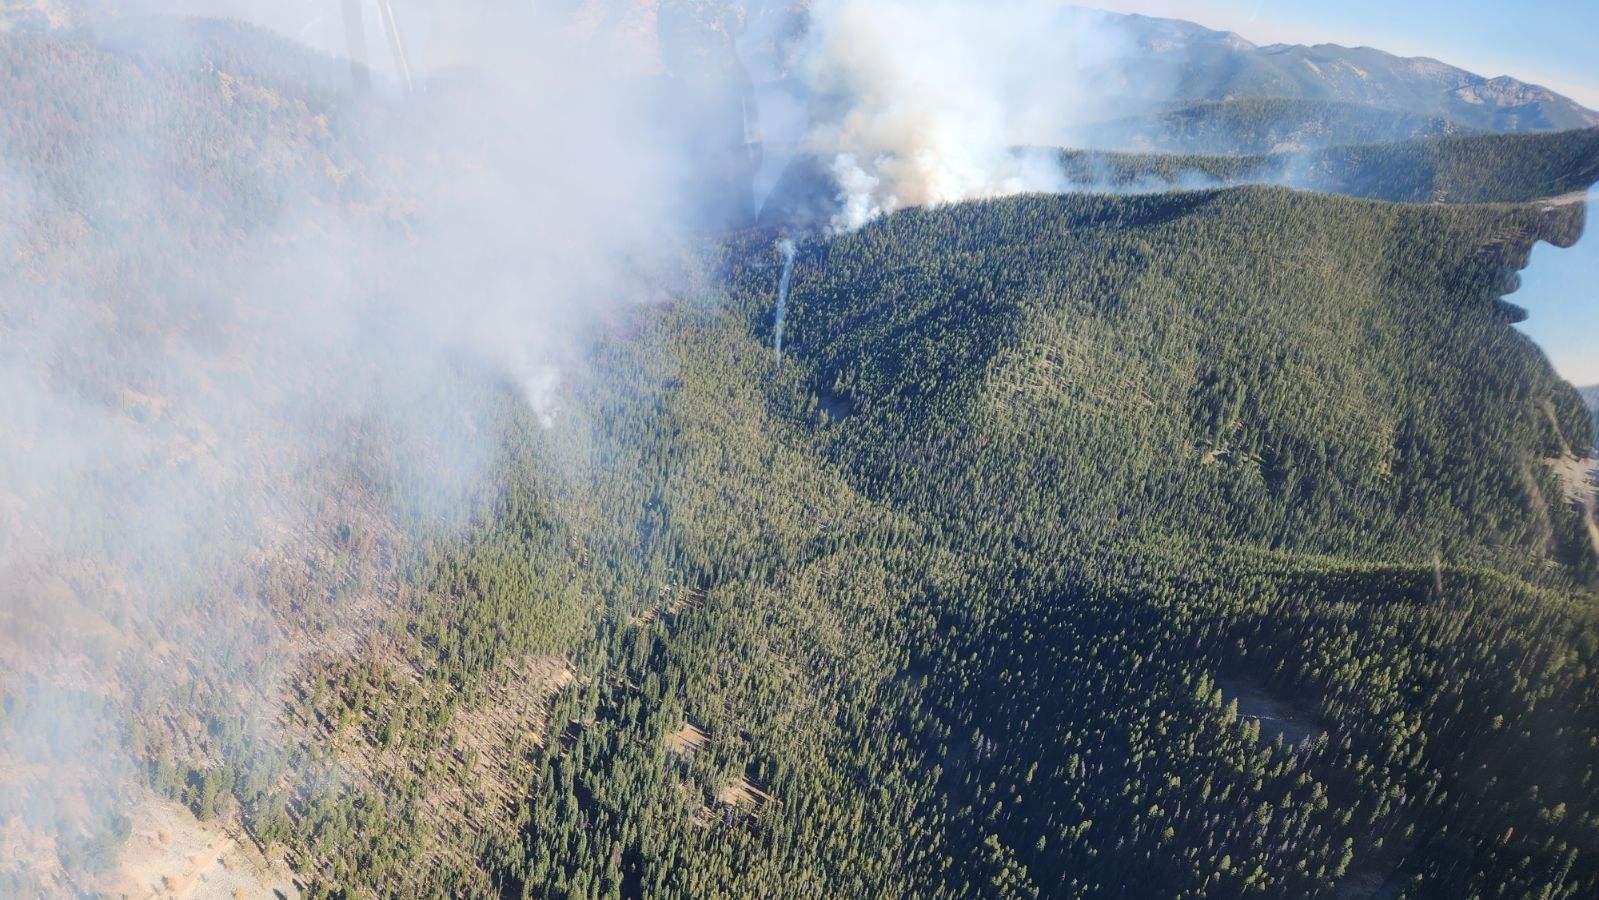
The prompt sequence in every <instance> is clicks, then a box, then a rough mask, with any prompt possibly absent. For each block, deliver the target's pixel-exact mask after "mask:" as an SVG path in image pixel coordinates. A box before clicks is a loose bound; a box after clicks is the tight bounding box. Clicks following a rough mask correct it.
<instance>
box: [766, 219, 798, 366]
mask: <svg viewBox="0 0 1599 900" xmlns="http://www.w3.org/2000/svg"><path fill="white" fill-rule="evenodd" d="M777 252H779V253H781V254H783V277H782V278H781V279H780V280H779V281H778V284H777V312H776V313H774V318H773V322H772V350H773V352H774V353H776V354H777V358H778V359H782V358H783V326H784V324H785V323H786V320H787V319H788V286H789V282H790V280H791V279H793V277H794V257H795V255H796V254H798V252H799V248H798V247H795V246H794V242H793V241H791V240H789V239H788V238H783V239H782V240H780V241H778V242H777Z"/></svg>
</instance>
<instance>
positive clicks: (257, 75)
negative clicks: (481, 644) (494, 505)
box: [0, 0, 724, 893]
mask: <svg viewBox="0 0 1599 900" xmlns="http://www.w3.org/2000/svg"><path fill="white" fill-rule="evenodd" d="M137 6H138V8H139V9H141V10H150V9H157V10H159V9H162V8H167V7H173V8H175V7H181V8H182V9H183V11H185V12H191V13H192V12H199V13H218V14H226V15H228V16H232V17H238V18H243V19H247V20H251V21H259V22H264V23H267V24H270V25H273V26H276V27H277V28H278V29H279V30H280V31H281V32H282V33H283V34H285V35H288V36H290V37H293V36H294V35H295V33H296V29H297V28H298V27H300V25H299V23H301V22H303V21H317V20H314V19H302V18H301V16H304V15H308V14H310V13H312V12H313V11H314V10H313V9H312V7H313V4H309V3H306V4H276V3H266V2H259V3H249V2H242V0H227V2H226V3H223V2H217V3H213V4H206V3H200V2H187V0H186V2H183V3H174V4H162V3H159V2H147V3H141V4H138V5H137ZM315 6H316V7H318V8H320V7H326V8H327V9H328V10H331V11H332V12H333V13H334V14H336V13H337V10H338V4H336V3H332V2H329V3H326V4H315ZM90 7H93V8H100V7H99V6H98V5H95V4H88V5H85V8H90ZM30 21H32V20H30ZM517 21H518V22H519V23H522V25H525V26H526V27H525V30H523V31H520V32H518V33H517V34H516V35H515V37H514V39H513V37H512V36H511V35H509V34H505V33H499V34H495V35H494V40H493V41H492V42H489V43H486V44H485V45H484V46H482V47H480V48H478V49H479V50H480V52H479V53H478V56H479V58H480V60H481V62H482V64H481V65H480V66H477V67H475V68H474V69H472V70H457V71H456V73H455V74H454V75H452V76H451V77H449V78H440V79H437V80H435V81H433V82H431V83H429V82H426V81H422V82H419V83H418V90H417V92H416V93H415V94H412V95H405V94H403V93H402V92H401V91H400V90H399V86H398V83H397V82H396V81H394V80H392V78H389V77H388V76H387V75H386V73H385V72H384V71H382V70H381V69H379V70H378V71H377V73H376V74H377V77H378V79H379V90H377V91H375V92H372V93H365V94H363V93H361V92H359V91H356V90H355V89H354V88H353V87H352V85H351V82H350V79H349V76H348V73H349V66H348V64H347V62H345V61H343V60H340V59H335V58H333V57H331V56H328V55H325V54H321V53H317V52H313V51H308V50H306V49H305V48H303V47H297V46H295V45H293V44H291V43H289V42H288V41H286V40H284V39H282V38H280V37H278V36H274V35H271V34H267V33H265V32H261V31H258V30H256V29H254V28H252V27H248V26H245V25H241V24H238V23H232V24H227V23H220V22H216V21H211V20H182V21H179V20H168V19H138V20H130V19H123V18H120V17H118V16H116V15H115V14H113V13H104V14H100V15H94V16H91V17H90V18H89V19H88V20H86V21H80V22H77V23H76V24H79V25H85V24H87V25H92V26H93V27H92V28H79V29H76V30H62V31H47V30H45V29H44V28H43V27H36V26H39V24H40V23H38V22H35V23H34V25H33V26H30V27H29V28H27V29H22V30H19V31H17V32H15V33H10V34H8V33H3V32H0V42H3V43H0V57H4V58H5V59H6V60H7V66H5V67H0V102H6V103H8V105H9V104H13V103H14V104H15V105H10V106H9V107H8V115H7V116H6V117H3V120H0V259H4V260H5V261H6V265H5V266H4V267H3V269H0V395H3V396H4V397H5V398H6V401H5V403H3V404H0V698H3V701H4V703H3V707H0V846H4V847H7V848H11V847H20V846H28V847H33V848H47V849H40V850H38V851H37V853H35V851H34V850H29V851H28V852H27V853H22V852H18V853H12V852H10V851H9V850H7V851H6V852H0V893H4V892H5V891H4V889H3V886H4V885H5V884H7V883H10V884H14V885H15V884H24V885H40V884H43V885H46V886H51V885H53V886H54V887H56V888H62V887H63V886H62V884H61V883H59V882H53V881H52V880H51V879H52V878H54V877H58V876H52V875H50V874H49V872H50V870H51V868H52V866H54V865H56V861H55V860H51V859H46V858H43V857H47V856H49V854H50V849H49V848H53V850H54V852H55V853H56V854H57V855H58V856H59V863H60V865H62V866H64V867H65V869H66V870H67V872H68V873H69V876H68V877H70V879H71V880H70V881H69V882H68V883H70V884H74V885H79V886H81V885H83V884H85V883H86V882H84V881H82V880H81V879H82V877H83V876H84V872H85V870H86V869H90V868H92V867H93V866H92V865H91V863H89V862H87V861H86V860H85V854H86V853H87V851H83V849H82V848H83V847H86V846H90V845H93V846H94V847H98V848H100V849H102V850H103V849H104V848H105V847H106V846H111V847H114V843H112V844H107V843H106V840H105V837H106V836H107V835H110V836H111V837H114V836H115V833H116V831H117V829H118V826H117V825H116V820H118V818H119V816H120V813H121V812H122V811H123V810H124V809H126V807H127V805H128V803H129V802H130V799H129V798H131V797H133V796H134V795H135V794H136V793H137V791H138V789H139V781H140V776H141V770H142V764H143V763H144V762H145V760H146V759H147V756H146V754H145V751H146V750H148V749H149V748H150V747H152V746H160V747H166V748H169V749H172V750H173V751H174V752H178V753H182V754H184V755H186V756H187V757H188V758H190V759H193V760H195V761H196V763H197V764H206V763H208V764H212V765H215V764H219V763H221V762H222V761H225V760H229V761H231V760H232V759H233V757H234V756H236V755H237V753H239V752H241V751H240V749H239V746H240V745H238V742H237V741H235V740H234V738H233V735H234V733H235V732H236V731H239V730H240V729H239V728H237V727H236V726H237V725H239V723H246V725H245V727H244V728H243V729H242V731H243V733H244V734H245V738H244V740H245V750H244V751H243V752H248V753H255V752H256V751H257V750H258V749H260V750H262V752H265V751H266V749H269V748H270V745H271V744H272V743H273V742H272V740H271V738H272V735H271V734H270V732H271V730H272V729H273V728H274V725H273V724H272V723H273V722H274V721H275V720H276V716H277V711H278V710H279V709H280V706H281V702H282V695H281V681H282V679H283V678H285V677H286V676H288V675H290V674H292V670H293V669H294V667H295V666H296V665H297V664H298V663H299V661H300V659H301V657H302V656H303V655H304V654H307V653H316V652H322V651H324V650H327V649H328V646H324V645H323V644H319V643H318V640H317V639H316V636H315V635H310V634H307V633H304V631H303V630H304V629H305V628H306V627H308V626H306V625H305V622H306V621H307V620H311V619H317V618H318V617H322V618H325V619H326V620H328V621H330V622H332V623H334V624H333V626H332V627H333V628H335V629H342V630H343V631H344V632H346V633H347V634H346V635H345V637H351V636H352V635H353V637H352V638H351V639H354V640H359V639H360V637H361V633H362V632H363V630H376V629H377V628H378V627H380V625H381V623H380V622H379V621H377V619H375V618H373V617H372V616H370V615H367V614H366V612H362V613H361V614H360V615H356V613H355V611H357V610H361V611H366V610H370V609H372V608H381V607H382V606H383V605H384V604H386V603H392V602H393V600H394V594H395V589H394V587H393V583H392V580H393V575H392V571H393V568H394V565H395V564H394V563H393V562H392V560H393V559H394V558H396V557H397V556H400V555H402V554H403V552H404V550H403V547H404V545H405V543H406V541H407V540H408V539H409V538H410V537H411V536H414V535H416V534H427V535H433V536H437V535H445V536H447V535H449V534H450V533H451V531H452V529H454V528H457V527H458V526H459V524H460V523H461V522H462V521H463V520H464V518H465V516H466V515H467V513H468V512H469V511H470V509H471V506H470V504H471V503H472V502H473V501H474V498H478V497H481V496H482V495H483V493H484V491H486V490H489V489H491V487H492V484H491V482H492V478H491V475H492V466H493V464H494V459H495V454H496V452H497V448H498V446H499V444H498V441H499V435H498V434H497V433H496V431H495V425H494V423H495V421H496V419H497V418H498V414H497V410H499V409H500V408H501V407H502V406H503V405H504V404H505V403H506V402H508V401H509V402H513V403H520V404H523V405H525V406H526V407H527V408H528V410H529V411H530V413H531V414H532V416H533V417H534V418H535V419H536V420H537V421H539V422H540V423H541V424H542V425H543V427H544V428H546V429H549V430H551V431H552V432H561V431H562V430H563V429H565V430H576V429H582V428H584V416H583V410H581V409H576V408H572V407H571V404H569V403H567V402H566V401H565V400H564V399H563V398H565V397H567V396H570V391H569V387H570V386H571V385H572V384H573V383H574V382H575V381H576V380H579V379H584V378H596V377H604V376H605V373H602V372H595V371H592V368H591V367H590V366H589V365H588V364H587V363H586V359H587V358H588V353H587V349H586V348H588V347H589V346H591V345H592V343H593V342H594V341H597V340H603V339H604V338H605V335H606V333H607V329H608V328H610V327H611V323H612V322H613V321H614V320H615V319H617V318H620V317H625V316H627V315H628V314H629V310H630V308H631V307H634V306H636V305H638V304H646V303H652V302H655V301H657V300H659V299H662V297H663V296H664V291H666V290H669V289H670V286H671V285H673V284H681V283H683V282H684V278H685V276H684V274H683V272H682V269H681V265H682V264H681V263H680V262H679V259H680V258H681V257H680V256H679V255H678V253H677V249H678V248H679V246H680V244H681V242H682V241H683V240H685V239H686V238H687V237H688V236H689V235H692V234H694V233H696V231H697V230H698V229H699V228H701V227H702V225H703V224H704V223H702V222H700V221H697V220H694V219H692V218H690V217H688V216H687V215H685V214H684V213H683V210H685V209H691V208H693V205H692V204H691V203H689V202H688V201H689V200H690V199H691V198H688V197H686V196H685V195H684V194H685V190H686V186H687V185H691V184H695V183H696V180H695V179H696V176H697V171H696V168H695V166H696V165H697V164H696V162H695V155H694V153H693V152H692V151H691V149H690V143H689V141H690V139H691V137H692V136H694V135H696V134H699V133H702V132H705V131H708V130H710V129H711V128H712V127H721V126H723V125H724V123H723V122H722V121H720V120H719V119H718V120H717V121H709V120H708V119H709V118H711V117H712V116H713V114H715V113H716V112H717V111H711V112H710V113H708V112H707V110H706V109H705V108H704V107H697V106H693V105H685V104H682V103H677V102H675V101H674V100H673V94H672V92H671V91H669V90H667V89H665V88H664V87H663V85H662V84H661V81H660V79H659V78H658V77H655V76H652V75H650V74H649V73H647V72H641V71H639V67H637V66H633V65H631V64H629V63H628V62H627V61H623V62H621V63H619V64H616V65H612V64H610V63H608V62H607V61H606V60H608V59H614V55H613V54H608V53H603V52H595V47H596V45H597V44H599V45H603V46H605V47H614V46H615V44H614V36H613V35H608V34H597V33H594V32H593V31H592V30H588V31H586V30H584V28H583V27H581V25H579V24H575V23H574V22H573V21H572V20H570V19H568V18H566V17H563V16H559V15H553V14H552V15H534V14H531V13H530V14H527V15H525V16H523V15H520V14H519V15H518V17H517ZM43 24H48V25H55V24H58V23H55V22H53V21H48V22H43ZM318 27H319V28H337V27H338V26H337V23H336V22H324V23H322V25H320V26H318ZM452 40H454V41H457V42H459V41H463V40H466V38H463V37H461V36H459V35H456V36H454V37H452ZM462 55H463V56H465V57H467V58H470V57H471V56H472V54H471V53H466V54H462ZM420 71H422V72H426V71H427V70H426V68H425V67H423V68H421V69H420ZM41 86H44V87H47V88H48V90H40V87H41ZM30 104H31V105H30ZM663 285H665V286H666V287H664V288H663V287H662V286H663ZM383 560H389V562H383ZM343 639H344V638H340V640H343ZM166 713H171V715H167V714H166ZM208 717H209V718H210V719H211V721H210V724H209V726H208V724H207V721H206V720H207V718H208ZM190 720H194V721H193V722H192V723H191V722H190ZM148 722H165V723H177V724H171V725H170V727H168V726H161V727H158V728H157V729H156V731H155V733H152V732H151V731H150V730H148V729H146V728H145V727H144V723H148ZM208 727H209V729H210V732H209V733H208V731H207V729H208ZM219 735H223V736H224V737H219ZM257 745H259V746H257ZM19 835H20V836H19ZM29 835H43V836H44V838H43V841H42V843H41V842H40V841H38V840H35V839H34V838H33V837H29ZM36 856H38V857H40V858H35V857H36ZM101 862H102V864H103V860H102V861H101ZM18 870H20V871H21V873H22V874H21V875H20V876H19V875H18ZM30 872H31V873H33V874H32V875H30V874H29V873H30ZM7 877H9V878H13V879H15V878H18V877H20V878H22V879H23V880H21V881H11V882H7V881H5V880H3V879H4V878H7ZM29 878H32V879H33V880H32V881H29V880H28V879H29Z"/></svg>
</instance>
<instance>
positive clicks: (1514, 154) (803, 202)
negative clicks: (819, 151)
mask: <svg viewBox="0 0 1599 900" xmlns="http://www.w3.org/2000/svg"><path fill="white" fill-rule="evenodd" d="M1016 152H1017V153H1039V152H1041V151H1038V150H1028V149H1018V150H1017V151H1016ZM1058 159H1059V163H1060V167H1061V173H1062V176H1063V178H1064V180H1065V182H1066V183H1067V184H1069V185H1071V186H1072V187H1073V188H1074V189H1077V190H1083V191H1111V192H1118V193H1154V192H1160V191H1165V190H1173V189H1195V188H1208V187H1215V186H1220V185H1227V184H1280V185H1286V186H1288V187H1293V188H1298V189H1301V190H1309V191H1316V192H1319V193H1326V194H1341V195H1345V196H1350V197H1364V198H1370V199H1376V200H1390V201H1394V202H1404V203H1521V202H1527V201H1532V200H1542V199H1552V198H1563V199H1571V198H1573V197H1575V196H1577V195H1579V194H1580V193H1581V192H1582V191H1584V190H1585V189H1586V188H1587V186H1588V185H1589V184H1592V183H1593V181H1594V179H1595V178H1599V171H1596V166H1599V128H1587V129H1581V130H1576V131H1563V132H1552V133H1545V134H1530V135H1460V136H1450V137H1432V138H1419V139H1415V140H1409V141H1401V142H1397V143H1385V144H1363V145H1350V146H1338V147H1329V148H1325V149H1320V150H1306V151H1293V152H1282V153H1270V154H1256V155H1251V156H1238V155H1204V154H1199V153H1166V154H1162V153H1126V152H1113V151H1094V150H1061V151H1059V152H1058ZM840 195H841V191H840V188H839V184H838V182H837V180H836V178H835V177H834V175H833V174H832V172H831V171H830V169H829V166H828V165H826V161H824V160H817V159H814V158H810V157H801V158H799V159H796V160H795V161H794V162H792V163H791V164H790V165H789V167H788V170H787V171H785V173H784V174H783V177H782V178H781V179H780V180H779V181H778V183H777V185H776V187H775V189H774V190H773V191H772V193H771V195H770V196H769V197H768V198H767V201H766V204H765V207H764V208H763V209H762V211H761V220H762V221H764V222H767V223H769V224H773V225H787V226H791V227H798V228H806V227H819V226H821V225H824V224H825V223H827V222H828V221H829V219H830V217H831V216H832V215H834V214H835V212H836V210H837V207H838V197H839V196H840ZM1574 237H1575V235H1573V238H1574Z"/></svg>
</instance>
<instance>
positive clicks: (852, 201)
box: [804, 0, 1127, 230]
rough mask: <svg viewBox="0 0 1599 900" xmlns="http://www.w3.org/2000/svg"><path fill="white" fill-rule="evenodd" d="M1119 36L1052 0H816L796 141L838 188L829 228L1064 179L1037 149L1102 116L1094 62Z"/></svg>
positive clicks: (1066, 139) (1114, 47)
mask: <svg viewBox="0 0 1599 900" xmlns="http://www.w3.org/2000/svg"><path fill="white" fill-rule="evenodd" d="M1126 46H1127V41H1126V39H1125V38H1124V37H1123V36H1122V35H1121V34H1120V33H1119V32H1118V31H1117V30H1116V29H1115V28H1114V26H1112V25H1111V24H1109V23H1108V20H1107V19H1106V18H1105V17H1104V16H1102V15H1100V14H1097V13H1094V12H1091V11H1086V10H1081V9H1077V8H1074V7H1067V6H1064V5H1062V4H1059V3H1055V2H1050V0H992V2H972V0H914V2H913V0H821V2H819V3H818V4H817V5H816V7H815V8H814V9H813V11H812V15H811V29H810V34H809V38H808V41H807V44H806V48H805V51H804V72H805V77H806V79H807V80H808V82H809V84H810V87H811V89H812V91H813V92H814V97H815V101H816V104H817V106H816V108H815V110H813V125H812V128H811V130H810V133H809V135H808V139H807V146H806V150H807V151H808V152H810V153H811V154H813V155H815V156H817V157H818V158H820V159H822V160H823V161H824V162H826V163H827V165H828V167H829V168H830V169H831V172H832V175H833V177H834V179H835V181H836V182H837V184H838V185H839V187H840V197H839V198H838V199H839V205H840V210H839V212H838V213H837V215H836V216H835V217H834V219H833V221H832V226H833V228H834V229H835V230H849V229H854V228H858V227H860V226H861V225H862V224H864V223H865V222H867V221H870V220H871V219H873V218H875V217H877V216H880V215H883V214H885V213H891V212H893V211H894V210H897V209H900V208H902V207H906V206H924V205H936V204H941V203H952V202H957V201H961V200H971V199H978V198H984V197H998V196H1005V195H1009V194H1018V193H1027V192H1048V191H1060V190H1064V189H1065V188H1066V187H1067V183H1066V179H1065V176H1064V174H1063V173H1062V172H1061V170H1060V166H1059V165H1058V163H1057V161H1056V158H1055V154H1054V152H1053V150H1052V149H1044V148H1055V147H1060V146H1063V145H1067V144H1070V143H1071V142H1072V141H1073V140H1074V136H1075V135H1076V134H1077V133H1078V132H1079V129H1080V128H1081V126H1083V125H1084V124H1086V123H1088V122H1090V121H1092V120H1094V119H1095V118H1097V117H1100V116H1102V115H1103V113H1104V111H1105V109H1106V104H1107V103H1109V102H1112V101H1111V100H1110V98H1106V97H1104V96H1101V95H1100V94H1099V93H1098V92H1097V91H1096V90H1095V85H1094V84H1093V80H1094V79H1093V73H1094V72H1095V71H1096V69H1098V68H1099V67H1101V66H1102V65H1104V64H1105V63H1107V62H1108V61H1110V60H1113V59H1115V58H1117V57H1119V56H1120V55H1121V54H1123V53H1124V51H1125V48H1126ZM1025 148H1040V149H1037V150H1029V149H1025Z"/></svg>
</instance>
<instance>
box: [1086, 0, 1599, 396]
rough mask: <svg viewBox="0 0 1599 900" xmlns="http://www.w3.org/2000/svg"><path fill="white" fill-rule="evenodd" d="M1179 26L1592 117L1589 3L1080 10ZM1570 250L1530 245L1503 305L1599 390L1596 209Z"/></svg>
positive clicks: (1400, 0)
mask: <svg viewBox="0 0 1599 900" xmlns="http://www.w3.org/2000/svg"><path fill="white" fill-rule="evenodd" d="M1086 2H1087V4H1088V5H1094V6H1102V7H1105V8H1107V9H1120V10H1126V11H1130V12H1142V13H1146V14H1149V15H1161V16H1170V17H1173V18H1179V19H1188V20H1191V21H1194V22H1199V23H1200V24H1203V25H1208V26H1210V27H1212V28H1221V29H1225V30H1228V31H1236V32H1237V33H1238V34H1240V35H1242V36H1243V37H1244V38H1246V39H1247V40H1250V41H1254V42H1255V43H1260V44H1264V43H1273V42H1285V43H1297V44H1314V43H1320V42H1328V43H1334V44H1347V45H1362V44H1363V45H1365V46H1368V47H1376V48H1377V49H1379V50H1387V51H1388V52H1390V53H1398V54H1401V55H1404V56H1431V57H1433V58H1435V59H1439V60H1442V61H1444V62H1446V63H1449V64H1451V65H1456V66H1460V67H1461V68H1463V69H1469V70H1471V71H1473V72H1477V73H1478V74H1481V75H1488V76H1493V75H1511V76H1513V77H1516V78H1520V79H1521V80H1523V81H1531V82H1534V83H1536V84H1542V85H1544V86H1545V87H1548V88H1551V89H1553V90H1556V91H1559V92H1561V93H1563V94H1566V95H1567V96H1569V97H1571V98H1572V99H1575V100H1577V101H1579V102H1581V103H1584V104H1586V105H1588V106H1590V107H1593V108H1599V0H1511V2H1506V0H1494V2H1487V0H1456V2H1438V0H1299V2H1294V3H1283V2H1269V0H1101V2H1095V0H1086ZM1589 215H1590V219H1591V220H1592V221H1593V222H1594V224H1593V225H1592V227H1590V228H1589V235H1588V236H1587V237H1585V238H1583V240H1582V241H1581V242H1579V243H1578V245H1577V246H1576V247H1574V248H1572V249H1569V250H1561V249H1558V248H1555V247H1551V246H1549V245H1548V244H1540V245H1538V247H1537V248H1535V249H1534V250H1533V254H1532V262H1531V264H1530V265H1529V266H1528V268H1527V270H1526V271H1524V272H1522V273H1521V277H1522V287H1521V290H1520V291H1518V292H1516V294H1515V296H1514V297H1512V298H1511V299H1512V300H1513V301H1514V302H1515V303H1517V304H1518V305H1520V306H1523V307H1526V308H1527V311H1528V313H1529V315H1530V316H1531V318H1530V319H1529V320H1528V321H1527V322H1526V323H1525V324H1524V325H1523V326H1522V331H1523V332H1525V333H1526V334H1528V335H1530V336H1531V337H1532V338H1533V339H1534V340H1536V341H1537V342H1538V344H1539V345H1540V346H1541V347H1543V349H1544V352H1545V353H1547V354H1548V355H1549V358H1550V361H1551V362H1553V363H1554V365H1555V368H1556V369H1557V370H1559V371H1560V373H1561V374H1562V375H1564V376H1565V377H1566V378H1568V379H1570V380H1571V381H1573V382H1575V383H1577V384H1579V385H1594V384H1599V206H1595V205H1594V204H1592V203H1591V204H1590V213H1589Z"/></svg>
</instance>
